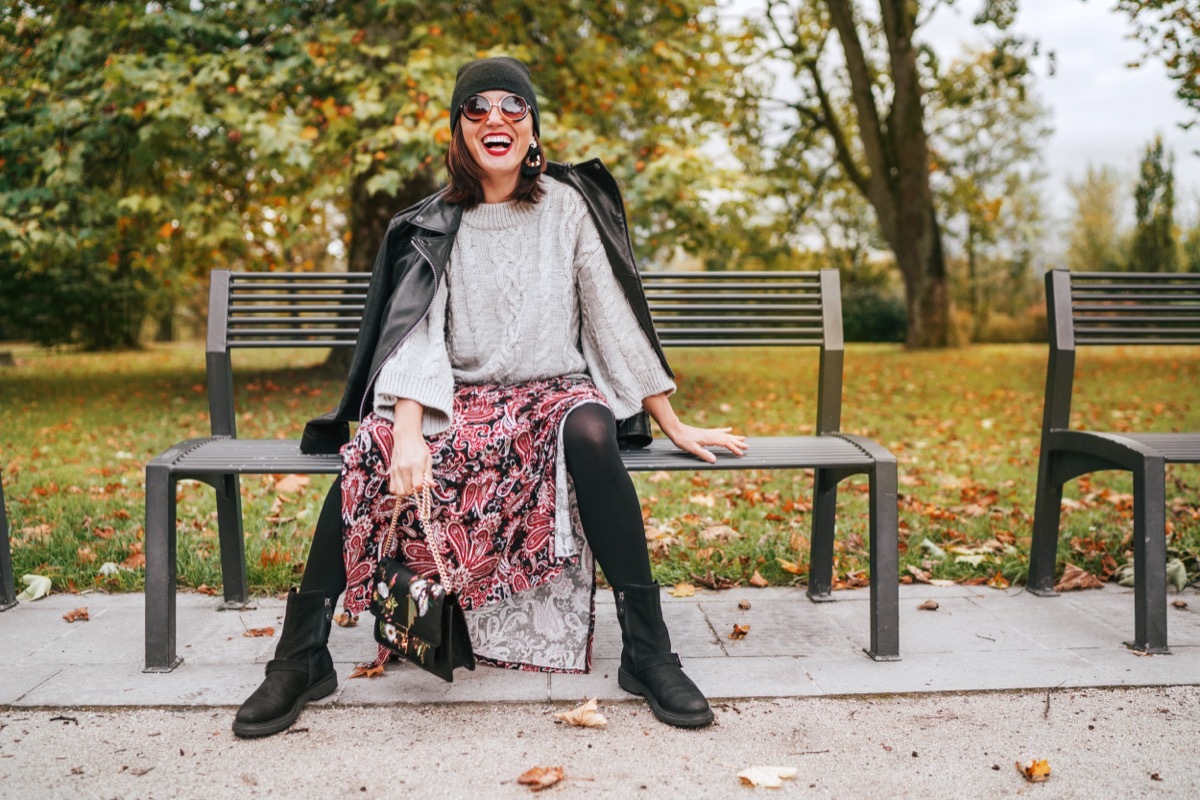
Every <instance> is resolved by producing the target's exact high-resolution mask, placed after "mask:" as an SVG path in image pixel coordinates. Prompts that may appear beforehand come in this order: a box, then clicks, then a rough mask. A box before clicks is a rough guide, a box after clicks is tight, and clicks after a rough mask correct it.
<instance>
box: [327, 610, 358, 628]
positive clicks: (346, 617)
mask: <svg viewBox="0 0 1200 800" xmlns="http://www.w3.org/2000/svg"><path fill="white" fill-rule="evenodd" d="M333 621H334V622H336V623H337V625H338V627H339V628H353V627H356V626H357V625H358V614H354V615H350V614H348V613H346V612H345V611H343V612H342V613H340V614H336V615H334V618H333Z"/></svg>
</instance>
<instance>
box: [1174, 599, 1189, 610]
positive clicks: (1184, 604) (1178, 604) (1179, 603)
mask: <svg viewBox="0 0 1200 800" xmlns="http://www.w3.org/2000/svg"><path fill="white" fill-rule="evenodd" d="M1171 605H1173V606H1175V607H1176V608H1178V609H1179V610H1180V611H1182V610H1183V609H1185V608H1187V601H1186V600H1172V601H1171Z"/></svg>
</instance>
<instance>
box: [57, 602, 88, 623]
mask: <svg viewBox="0 0 1200 800" xmlns="http://www.w3.org/2000/svg"><path fill="white" fill-rule="evenodd" d="M63 619H65V620H66V621H67V622H76V621H78V622H87V621H88V610H87V606H80V607H79V608H76V609H72V610H71V611H68V612H67V613H65V614H63Z"/></svg>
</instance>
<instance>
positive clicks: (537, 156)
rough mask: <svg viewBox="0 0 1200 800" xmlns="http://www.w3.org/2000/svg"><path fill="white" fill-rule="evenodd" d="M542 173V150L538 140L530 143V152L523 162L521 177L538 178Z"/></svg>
mask: <svg viewBox="0 0 1200 800" xmlns="http://www.w3.org/2000/svg"><path fill="white" fill-rule="evenodd" d="M541 174H542V150H541V148H539V147H538V143H537V140H536V139H535V140H533V141H532V142H530V143H529V152H528V153H527V154H526V156H525V160H524V161H522V162H521V177H522V178H536V177H537V176H538V175H541Z"/></svg>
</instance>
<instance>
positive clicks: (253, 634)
mask: <svg viewBox="0 0 1200 800" xmlns="http://www.w3.org/2000/svg"><path fill="white" fill-rule="evenodd" d="M274 635H275V629H274V628H272V627H270V626H269V625H268V626H267V627H265V628H246V630H244V631H243V632H242V636H248V637H250V638H251V639H256V638H258V637H261V636H274Z"/></svg>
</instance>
